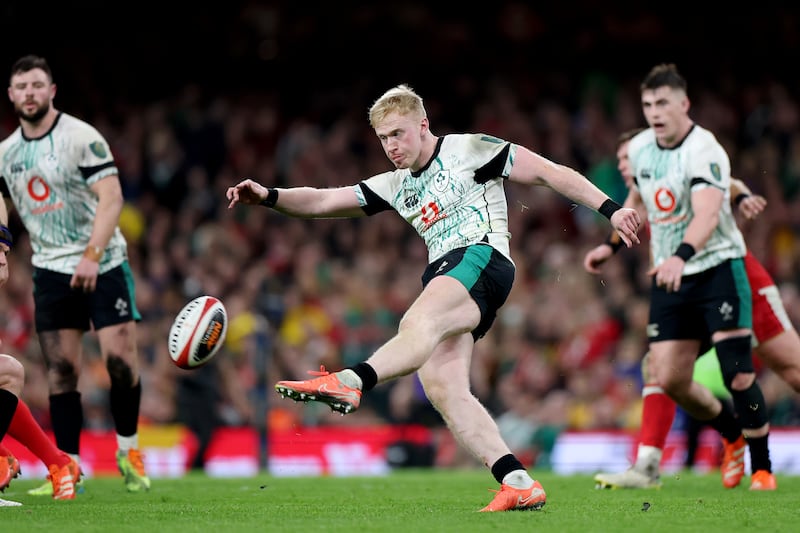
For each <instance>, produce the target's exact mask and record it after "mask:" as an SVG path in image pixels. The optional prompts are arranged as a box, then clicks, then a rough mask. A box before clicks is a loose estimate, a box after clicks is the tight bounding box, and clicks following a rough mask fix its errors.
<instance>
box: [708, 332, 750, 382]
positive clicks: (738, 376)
mask: <svg viewBox="0 0 800 533" xmlns="http://www.w3.org/2000/svg"><path fill="white" fill-rule="evenodd" d="M750 346H751V345H750V336H749V335H748V336H745V337H731V338H728V339H724V340H721V341H719V342H717V343H715V344H714V347H715V348H716V350H717V358H718V359H719V367H720V370H721V371H722V380H723V381H724V382H725V386H726V387H727V388H728V390H730V391H733V390H744V389H746V388H749V387H750V386H751V385H752V384H753V381H754V380H755V374H754V372H755V369H754V367H753V354H752V352H751V351H750ZM748 374H751V376H748Z"/></svg>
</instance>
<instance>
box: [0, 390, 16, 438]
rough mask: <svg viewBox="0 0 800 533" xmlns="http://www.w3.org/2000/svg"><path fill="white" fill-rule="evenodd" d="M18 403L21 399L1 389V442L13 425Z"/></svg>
mask: <svg viewBox="0 0 800 533" xmlns="http://www.w3.org/2000/svg"><path fill="white" fill-rule="evenodd" d="M18 403H19V398H18V397H17V395H16V394H14V393H13V392H11V391H9V390H6V389H0V440H3V437H4V436H5V434H6V431H8V426H10V425H11V420H12V419H13V418H14V413H15V412H16V411H17V404H18Z"/></svg>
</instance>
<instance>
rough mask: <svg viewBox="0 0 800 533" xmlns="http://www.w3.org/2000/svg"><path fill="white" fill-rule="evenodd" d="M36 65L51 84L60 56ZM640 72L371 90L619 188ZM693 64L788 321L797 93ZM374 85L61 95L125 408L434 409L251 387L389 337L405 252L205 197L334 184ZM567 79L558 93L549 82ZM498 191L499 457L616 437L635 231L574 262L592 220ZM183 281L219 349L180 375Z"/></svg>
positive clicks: (404, 229) (326, 225) (777, 402)
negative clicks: (75, 137) (752, 204)
mask: <svg viewBox="0 0 800 533" xmlns="http://www.w3.org/2000/svg"><path fill="white" fill-rule="evenodd" d="M520 38H522V37H520ZM441 53H442V54H444V55H445V56H446V55H447V54H448V53H453V51H452V50H449V49H444V50H442V51H441ZM504 59H509V60H510V59H511V58H504ZM52 66H53V68H54V71H55V75H56V82H57V83H58V82H59V74H60V72H63V71H64V70H65V69H67V68H69V65H68V64H54V65H52ZM649 66H650V65H649V64H648V65H647V67H649ZM679 66H680V65H679ZM517 68H519V67H517ZM430 70H431V71H433V70H434V69H430ZM687 70H689V69H688V68H687ZM692 70H695V71H696V70H697V69H692ZM644 72H645V68H642V69H640V71H635V72H629V73H628V75H626V76H621V75H617V74H609V75H600V74H597V73H595V72H592V73H589V74H583V75H580V76H577V77H575V78H569V79H565V77H564V76H557V75H556V71H555V70H554V71H552V75H550V76H549V77H548V76H547V74H548V73H538V74H537V73H531V74H529V75H525V76H522V75H519V74H518V73H517V74H516V75H514V76H509V77H504V76H502V75H492V76H486V77H482V75H481V73H479V72H478V73H475V77H474V78H470V77H468V76H465V75H460V76H459V77H457V78H454V79H450V78H448V77H447V73H446V72H442V73H441V74H440V76H441V77H440V78H439V79H438V80H436V82H435V83H436V84H437V86H438V87H439V88H440V89H441V90H439V91H435V90H432V88H431V87H428V86H429V85H432V83H431V81H430V80H429V79H425V81H420V83H418V84H416V83H415V80H414V79H408V78H404V79H397V80H393V81H392V82H391V83H392V84H394V83H401V82H408V83H410V84H411V85H412V86H414V87H415V88H417V89H418V90H419V91H420V92H421V94H422V95H423V97H424V98H425V99H426V105H427V106H428V111H429V113H430V114H431V123H432V125H433V131H434V133H435V134H437V135H443V134H446V133H449V132H456V131H481V132H486V133H491V134H493V135H495V136H498V137H500V138H503V139H506V140H509V141H514V142H519V143H520V144H524V145H526V146H529V147H532V148H534V149H537V150H538V151H539V152H540V153H542V154H543V155H545V156H546V157H548V158H550V159H552V160H554V161H557V162H560V163H564V164H567V165H570V166H573V167H574V168H577V169H579V170H581V171H582V172H583V173H585V175H586V176H587V177H589V179H591V180H593V181H595V182H596V183H597V184H598V185H599V186H600V187H601V188H602V189H604V190H605V191H606V192H608V193H609V194H610V195H611V196H612V197H614V198H615V199H616V200H617V201H620V202H621V201H622V199H624V195H625V190H624V184H623V182H622V180H621V177H620V176H619V175H618V173H617V170H616V161H615V155H614V154H615V148H616V146H615V143H616V139H617V136H618V135H619V134H620V133H621V132H623V131H625V130H627V129H630V128H633V127H637V126H641V125H643V119H642V115H641V111H640V108H639V99H638V80H639V78H640V76H641V75H643V73H644ZM692 74H694V72H690V73H689V76H688V77H689V81H690V87H689V94H690V98H691V100H692V113H691V115H692V117H693V118H694V119H695V120H696V121H697V122H699V123H701V124H702V125H704V126H705V127H706V128H708V129H710V130H711V131H713V132H715V133H716V134H717V136H718V138H719V139H720V140H721V141H722V143H723V145H724V146H725V147H726V148H727V150H728V151H729V154H730V156H731V161H732V169H733V175H734V176H736V177H738V178H740V179H742V180H744V181H745V182H746V183H747V184H748V185H749V186H750V188H751V189H753V190H754V191H755V192H757V193H759V194H762V195H764V196H765V197H766V198H767V199H768V202H769V205H768V208H767V210H766V211H765V212H764V213H763V214H762V215H761V216H760V217H759V218H758V219H757V220H755V221H749V222H742V226H741V227H742V230H743V232H744V234H745V239H746V241H747V243H748V245H749V247H750V248H751V249H752V251H753V252H754V254H755V255H756V256H757V257H758V258H759V259H761V260H762V261H763V263H764V264H765V266H766V267H767V268H768V269H769V271H770V273H771V274H772V275H773V277H774V279H775V280H776V282H777V283H778V285H779V287H780V289H781V295H782V297H783V299H784V303H785V304H786V307H787V309H788V311H789V315H790V317H791V319H792V320H793V322H794V324H795V325H800V240H798V239H797V237H796V236H797V234H798V231H800V100H798V96H797V95H798V94H800V93H798V92H797V90H796V89H797V87H793V86H790V85H788V84H787V83H786V82H782V81H778V80H776V79H764V80H758V82H757V83H755V82H754V83H747V84H746V85H745V84H743V85H734V86H732V85H731V84H735V81H732V80H731V79H730V78H728V79H725V80H724V82H725V84H722V85H720V83H721V82H720V80H719V78H711V77H709V78H697V77H695V78H693V77H692ZM227 76H229V77H232V76H235V72H231V73H228V74H227ZM385 79H386V78H384V77H380V78H377V79H376V80H375V81H371V82H370V81H364V80H363V79H361V80H359V81H357V82H356V83H354V84H353V85H352V86H344V87H338V86H336V85H333V84H332V86H331V87H326V86H325V85H324V84H323V82H322V81H320V84H319V85H318V86H317V87H315V88H314V90H315V92H314V94H316V96H317V99H316V100H310V101H309V102H308V104H307V105H306V106H303V105H300V104H299V103H298V102H297V95H291V94H290V93H291V86H290V84H288V82H287V86H286V87H284V88H281V87H277V86H276V87H273V88H271V89H269V88H268V89H264V87H263V86H260V85H258V84H256V85H257V86H253V87H250V88H241V87H236V88H235V89H231V90H230V91H228V92H225V91H221V90H217V89H216V88H210V87H207V86H204V85H203V84H198V83H186V84H185V85H183V86H182V87H180V89H179V90H178V91H177V92H176V93H174V95H168V96H164V97H162V98H151V99H149V100H148V101H144V102H137V101H135V100H134V99H130V98H122V97H120V98H118V99H117V100H115V99H114V98H113V97H109V96H108V95H104V96H102V100H103V102H104V105H102V106H97V107H94V106H91V105H89V104H88V103H84V105H83V106H81V107H78V108H75V109H71V108H70V106H68V105H66V104H65V102H61V103H60V105H59V107H61V108H62V110H64V111H66V112H70V113H74V114H77V115H79V116H80V117H81V118H84V119H87V120H89V121H90V122H91V123H93V124H94V125H95V126H96V127H97V128H98V129H99V130H101V132H102V133H103V135H104V136H105V137H106V139H107V140H108V141H109V143H110V144H111V149H112V151H113V152H114V155H115V157H116V161H117V164H118V166H119V170H120V177H121V180H122V183H123V187H124V194H125V197H126V205H125V208H124V211H123V215H122V219H121V227H122V230H123V232H124V234H125V236H126V238H127V239H128V243H129V254H130V263H131V266H132V269H133V272H134V273H135V275H136V289H137V292H136V295H137V303H138V307H139V310H140V312H141V313H142V315H143V320H142V322H141V324H140V327H139V335H140V336H139V347H140V351H141V358H142V362H143V366H142V380H143V397H142V416H143V417H144V418H145V420H144V422H145V423H150V424H164V423H172V422H176V421H177V422H180V421H182V420H185V417H186V416H188V415H187V414H186V413H187V411H188V412H189V413H190V412H191V411H192V410H193V409H200V408H198V407H197V405H205V406H206V407H205V408H206V409H211V410H213V411H214V412H215V413H216V414H217V416H218V417H219V422H220V423H221V424H229V425H244V424H268V426H269V427H271V428H282V427H287V425H290V424H309V425H320V424H371V423H383V422H393V423H401V422H422V423H425V424H429V425H431V426H436V425H439V424H440V423H441V422H440V421H439V419H438V416H437V414H436V413H435V412H433V411H432V409H431V408H430V406H429V404H428V403H427V401H426V400H425V398H424V395H423V394H422V393H421V390H420V387H419V384H418V383H417V382H416V380H415V378H414V377H413V376H408V377H406V378H404V379H401V380H399V381H397V382H396V383H393V384H391V385H381V386H379V387H378V388H377V389H376V390H375V393H374V394H372V395H370V397H369V399H368V401H366V402H364V403H363V404H362V406H361V408H360V409H359V411H358V412H356V413H354V414H351V415H348V416H347V417H341V416H339V415H338V414H334V413H331V412H329V411H328V410H327V409H326V408H325V407H324V406H322V407H319V406H315V405H311V404H308V405H305V404H295V403H294V402H290V401H286V402H281V401H280V398H279V397H278V396H277V395H276V394H275V393H274V391H273V390H272V384H273V383H274V382H276V381H277V380H279V379H300V378H303V377H304V376H306V371H308V370H316V369H318V368H319V367H320V365H324V366H325V367H326V368H329V369H339V368H341V367H342V366H344V365H351V364H353V363H356V362H359V361H361V360H364V359H365V358H366V357H367V356H368V355H369V354H370V353H371V351H372V350H373V349H375V348H376V347H377V346H379V345H380V344H382V343H383V342H384V341H385V340H386V339H387V338H388V337H390V336H391V335H393V333H394V332H395V330H396V327H397V324H398V321H399V319H400V313H401V312H402V311H403V310H404V309H406V308H407V307H408V306H409V304H410V303H411V301H412V300H413V298H414V297H415V296H416V294H417V293H418V291H419V290H420V276H421V273H422V271H423V269H424V266H425V264H426V251H425V248H424V245H423V243H422V241H421V239H419V237H418V236H417V235H416V234H415V233H414V232H413V230H412V228H411V227H410V226H408V225H407V224H406V223H405V222H404V221H403V220H402V219H401V218H400V217H398V216H396V215H394V214H391V213H384V214H380V215H377V216H374V217H368V218H362V219H358V220H329V221H311V222H309V221H303V220H298V219H290V218H287V217H283V216H282V215H280V214H278V213H276V212H273V211H270V210H268V209H266V208H265V209H254V208H250V209H246V208H242V209H238V208H237V209H234V210H228V209H227V202H226V199H225V195H224V192H225V190H226V188H227V187H229V186H231V185H233V184H235V183H236V182H237V181H238V180H239V179H241V178H242V177H245V176H246V177H253V178H254V179H256V180H258V181H260V182H261V183H264V184H267V185H270V186H286V185H313V186H323V187H336V186H342V185H347V184H352V183H356V182H358V181H359V180H361V179H364V178H366V177H368V176H370V175H372V174H376V173H378V172H383V171H385V170H388V169H389V168H390V162H389V161H388V160H386V158H385V156H384V154H383V153H382V151H381V148H380V145H379V143H378V142H377V140H376V139H375V137H374V133H373V132H372V130H371V129H370V128H369V125H368V122H367V114H366V110H367V108H368V106H369V105H370V104H371V103H372V100H373V99H374V98H375V97H377V96H378V95H379V94H381V93H382V92H383V91H384V90H385V89H386V88H388V85H387V84H386V83H385ZM554 80H555V81H554ZM442 85H446V86H447V87H446V89H445V88H442V87H441V86H442ZM568 85H570V86H571V87H572V88H571V89H569V90H565V92H564V94H565V97H564V98H559V97H558V94H559V92H558V90H557V89H558V88H559V87H566V86H568ZM426 89H429V90H426ZM578 89H579V90H578ZM97 90H98V91H101V89H100V88H98V89H97ZM305 90H306V91H309V89H308V88H307V87H306V88H305ZM567 95H568V97H567ZM9 107H10V106H4V107H3V108H2V109H0V135H2V137H5V136H6V135H7V134H9V133H10V132H11V131H12V130H13V128H14V127H15V126H16V119H15V117H13V116H12V115H11V110H10V109H9ZM507 196H508V202H509V206H510V221H509V223H510V227H511V232H512V240H511V249H512V255H513V258H514V260H515V262H516V264H517V267H518V268H517V277H516V280H515V284H514V289H513V291H512V293H511V295H510V297H509V299H508V301H507V303H506V304H505V305H504V307H503V308H502V309H501V313H500V314H499V316H498V318H497V321H496V324H495V326H494V327H493V328H492V330H491V331H490V332H489V334H488V335H487V336H486V337H485V338H484V339H482V340H480V341H479V342H478V344H477V351H476V358H475V360H474V362H473V370H474V375H473V383H474V392H475V394H476V395H477V396H479V397H480V398H481V400H482V401H483V402H484V403H485V404H486V405H487V406H489V408H490V410H491V411H492V413H493V414H494V415H495V416H496V417H497V418H498V420H499V423H500V425H501V428H502V430H503V432H504V434H505V435H506V436H507V437H508V440H509V442H511V443H512V444H513V446H514V447H515V448H518V449H532V450H535V449H538V448H541V449H546V448H547V446H548V443H551V442H552V439H553V438H554V436H555V435H557V434H558V432H560V431H563V430H565V429H593V428H604V429H607V428H616V429H627V430H632V429H635V428H636V427H637V424H638V420H639V408H640V387H641V375H640V371H639V362H640V358H641V356H642V355H643V354H644V352H645V350H646V337H645V325H646V322H647V311H648V305H649V304H648V300H647V290H646V289H647V287H648V284H649V279H648V278H647V276H646V275H645V272H646V270H647V263H648V257H647V249H648V248H647V244H646V241H645V242H643V243H642V245H640V246H638V247H637V248H635V249H631V250H627V249H623V250H621V251H620V252H619V253H618V255H617V257H615V259H614V260H612V261H610V262H609V263H608V264H607V265H606V266H605V267H604V272H603V275H602V276H599V277H597V276H592V275H590V274H587V273H586V272H585V271H584V270H583V268H582V258H583V254H584V253H585V252H586V250H588V249H589V248H591V247H593V246H595V245H596V244H597V243H599V242H601V241H603V240H604V239H605V237H606V235H607V233H608V229H609V226H608V224H607V221H605V220H604V219H603V218H602V217H600V216H599V215H597V214H596V213H594V212H592V211H590V210H588V209H586V208H583V207H581V208H578V207H576V206H575V205H571V204H570V203H568V202H566V201H565V200H564V199H563V197H560V196H559V195H557V194H555V193H552V192H551V191H549V190H547V189H544V188H533V189H523V188H519V187H516V186H509V187H507ZM11 226H12V230H15V232H16V233H17V237H18V241H17V242H18V244H16V246H15V249H14V252H13V254H12V256H11V259H10V262H11V279H10V281H9V283H8V285H7V288H6V289H5V290H4V291H2V292H0V338H2V340H3V348H2V349H3V350H4V351H9V352H11V353H14V355H15V356H18V357H20V358H21V359H22V361H23V362H24V364H25V367H26V371H27V385H26V389H25V393H24V395H25V399H26V401H27V402H28V404H29V405H30V407H31V409H33V410H35V413H36V416H37V418H38V419H39V420H40V421H41V422H42V423H43V424H44V425H45V426H48V425H49V421H48V417H49V413H48V408H47V405H48V404H47V386H46V379H45V370H44V364H43V361H42V357H41V354H40V352H39V349H38V344H37V343H36V341H35V338H34V337H33V336H34V335H35V333H34V332H33V331H32V327H31V326H32V309H33V304H32V281H31V265H30V261H29V256H30V245H29V241H28V239H27V237H26V236H25V234H24V232H23V231H22V230H21V229H20V225H19V223H18V222H17V221H15V219H14V218H13V216H12V220H11ZM200 294H212V295H215V296H218V297H220V298H221V299H222V301H223V302H224V303H225V305H226V307H227V309H228V313H229V317H230V326H229V331H228V336H227V341H226V344H225V347H224V349H223V351H222V352H221V353H220V354H219V355H218V356H217V357H216V358H215V360H214V361H213V363H212V364H210V365H209V367H208V368H207V369H204V370H202V371H195V372H190V371H184V370H180V369H178V368H176V367H175V366H174V365H173V364H172V363H171V361H170V358H169V355H168V353H167V344H166V338H167V331H168V329H169V327H170V324H171V322H172V320H173V318H174V317H175V315H176V313H177V311H178V310H179V309H180V308H181V307H182V306H183V305H184V304H185V303H186V302H187V301H188V300H190V299H191V298H193V297H195V296H197V295H200ZM91 339H92V337H91V336H89V337H88V339H87V341H86V342H87V343H86V351H85V354H84V357H85V358H86V362H87V363H88V364H85V366H84V368H85V372H84V374H83V375H82V376H81V382H80V388H81V390H82V394H83V396H82V397H83V402H84V405H85V406H86V426H87V427H89V428H95V429H109V428H111V427H112V426H111V421H110V419H109V417H108V410H107V409H106V405H107V390H108V383H107V382H106V380H107V373H106V372H104V371H103V369H102V368H98V365H100V364H101V362H100V358H99V355H98V352H97V349H96V346H95V345H94V344H93V343H92V340H91ZM760 379H761V380H762V381H761V383H762V387H763V389H764V392H765V394H766V395H767V401H768V402H769V405H770V410H771V413H772V423H773V424H775V425H796V424H800V400H799V399H798V398H797V397H796V395H794V394H793V393H791V392H790V389H789V388H788V386H786V385H785V384H783V382H781V381H779V380H777V379H775V378H774V376H772V375H771V374H770V373H769V372H767V371H762V373H761V374H760ZM209 406H212V407H209ZM257 406H261V408H258V407H257ZM264 407H265V408H264ZM206 412H208V411H206Z"/></svg>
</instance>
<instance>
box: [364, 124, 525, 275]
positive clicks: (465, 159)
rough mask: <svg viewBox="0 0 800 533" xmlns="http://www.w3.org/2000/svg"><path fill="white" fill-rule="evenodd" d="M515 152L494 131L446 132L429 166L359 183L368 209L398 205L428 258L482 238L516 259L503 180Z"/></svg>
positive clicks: (386, 174) (481, 240)
mask: <svg viewBox="0 0 800 533" xmlns="http://www.w3.org/2000/svg"><path fill="white" fill-rule="evenodd" d="M515 152H516V146H515V145H514V144H511V143H508V142H506V141H503V140H500V139H497V138H496V137H491V136H489V135H483V134H459V135H445V136H443V137H440V138H439V142H438V144H437V146H436V150H435V152H434V154H433V157H432V158H431V160H430V162H429V163H428V165H427V166H425V168H423V169H421V170H419V171H416V172H411V171H410V170H409V169H398V170H394V171H389V172H384V173H382V174H377V175H375V176H372V177H371V178H368V179H366V180H364V181H362V182H361V183H359V184H357V185H355V186H354V187H355V190H356V194H357V195H358V197H359V199H360V201H361V207H362V208H363V209H364V212H365V213H367V214H368V215H373V214H375V213H378V212H380V211H385V210H387V209H394V210H396V211H397V212H398V213H399V214H400V215H401V216H402V217H403V218H404V219H406V220H407V221H408V223H409V224H411V225H412V226H413V227H414V229H416V230H417V233H419V234H420V236H421V237H422V238H423V239H424V240H425V244H426V245H427V247H428V262H429V263H432V262H433V261H435V260H436V259H438V258H439V257H442V256H443V255H444V254H446V253H447V252H450V251H451V250H454V249H456V248H461V247H464V246H469V245H471V244H476V243H479V242H484V243H486V244H489V245H490V246H492V247H494V248H496V249H497V250H498V251H499V252H500V253H502V254H503V255H504V256H506V257H507V258H508V259H509V260H511V254H510V251H509V240H510V238H511V234H510V233H509V232H508V207H507V204H506V195H505V191H504V189H503V180H504V179H505V178H507V177H508V175H509V173H510V172H511V166H512V165H513V160H514V154H515Z"/></svg>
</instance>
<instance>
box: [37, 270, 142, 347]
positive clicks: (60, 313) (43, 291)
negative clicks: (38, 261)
mask: <svg viewBox="0 0 800 533" xmlns="http://www.w3.org/2000/svg"><path fill="white" fill-rule="evenodd" d="M70 279H72V275H71V274H62V273H60V272H53V271H52V270H45V269H42V268H34V270H33V300H34V304H35V306H36V315H35V321H36V331H37V332H39V331H54V330H58V329H79V330H82V331H88V330H89V329H90V327H92V326H93V327H94V329H96V330H97V329H102V328H104V327H106V326H113V325H114V324H121V323H123V322H129V321H131V320H136V321H139V320H141V318H142V317H141V315H140V314H139V310H138V309H136V302H135V300H134V294H135V290H134V283H133V274H132V273H131V269H130V266H128V263H127V262H125V263H122V264H121V265H120V266H118V267H116V268H113V269H111V270H109V271H108V272H106V273H104V274H100V275H99V276H98V277H97V288H96V289H95V291H94V292H90V293H85V292H83V291H82V290H81V289H72V288H70V286H69V281H70Z"/></svg>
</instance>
